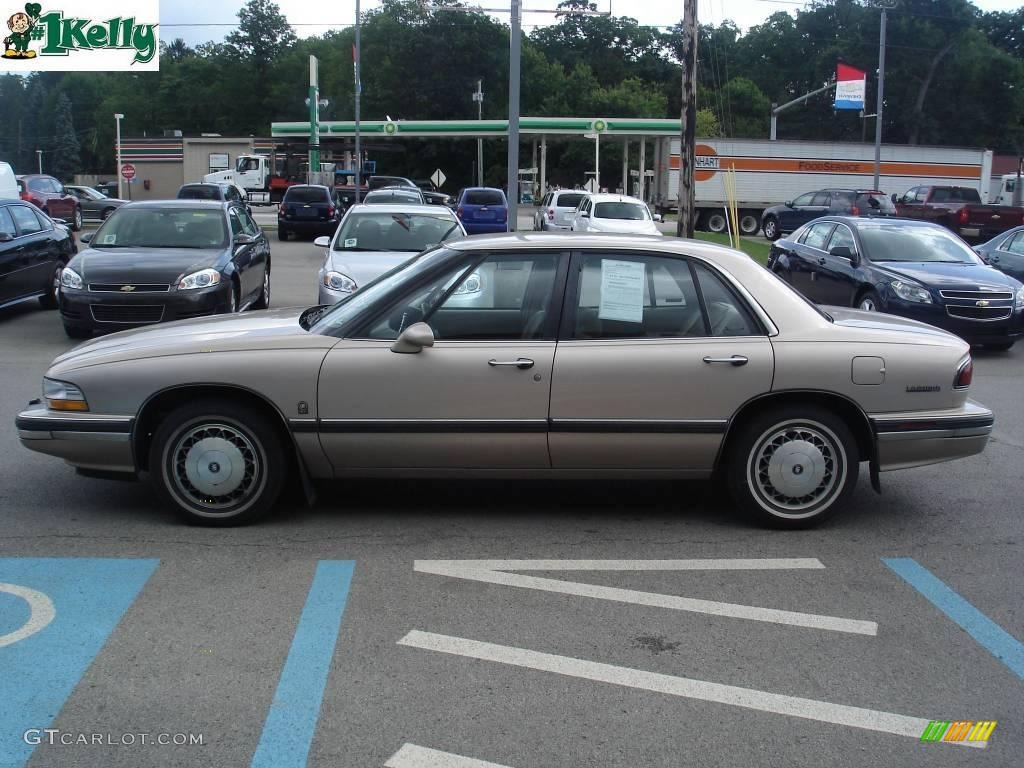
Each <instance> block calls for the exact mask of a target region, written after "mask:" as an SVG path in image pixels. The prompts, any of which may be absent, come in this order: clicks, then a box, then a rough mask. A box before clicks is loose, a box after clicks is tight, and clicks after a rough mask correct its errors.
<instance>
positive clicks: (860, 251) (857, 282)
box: [768, 216, 1024, 349]
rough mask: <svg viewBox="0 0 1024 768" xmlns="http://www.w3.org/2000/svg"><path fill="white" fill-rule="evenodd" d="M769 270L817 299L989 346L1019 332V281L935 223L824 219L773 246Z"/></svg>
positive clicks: (1023, 297) (1023, 311) (1023, 292)
mask: <svg viewBox="0 0 1024 768" xmlns="http://www.w3.org/2000/svg"><path fill="white" fill-rule="evenodd" d="M768 268H769V269H770V270H771V271H772V272H774V273H775V274H777V275H779V276H780V277H781V278H783V279H784V280H786V282H788V283H789V284H790V285H792V286H793V287H794V288H796V289H797V290H799V291H800V292H801V293H803V294H804V295H805V296H806V297H807V298H809V299H811V300H812V301H815V302H817V303H819V304H833V305H836V306H842V307H857V308H859V309H862V310H867V311H880V312H890V313H892V314H895V315H902V316H903V317H909V318H911V319H913V320H919V321H921V322H923V323H928V324H930V325H934V326H937V327H939V328H943V329H945V330H947V331H950V332H951V333H955V334H957V335H958V336H960V337H962V338H964V339H965V340H967V341H968V342H971V343H973V344H982V345H985V346H987V347H991V348H993V349H1009V348H1010V347H1012V346H1013V344H1014V342H1015V341H1016V340H1017V339H1018V338H1019V337H1020V336H1021V335H1024V284H1022V283H1021V282H1020V281H1019V280H1017V279H1015V278H1013V277H1011V276H1010V275H1007V274H1004V273H1003V272H1000V271H999V270H997V269H994V268H993V267H990V266H988V265H986V264H985V263H984V262H983V261H982V260H981V258H980V257H979V256H978V255H977V254H976V253H975V252H974V251H972V250H971V248H970V247H969V246H968V245H967V244H966V243H965V242H964V241H963V240H961V239H960V238H959V237H957V236H956V235H954V234H952V233H951V232H949V231H948V230H946V229H945V228H943V227H940V226H939V225H937V224H930V223H928V222H923V221H911V220H908V219H864V218H855V217H852V216H825V217H822V218H820V219H817V220H815V221H812V222H811V223H810V224H807V225H806V226H804V227H801V228H800V229H798V230H797V231H796V232H794V233H793V235H792V236H791V237H788V238H784V239H782V240H778V241H777V242H776V243H775V244H774V245H772V250H771V255H770V256H769V257H768Z"/></svg>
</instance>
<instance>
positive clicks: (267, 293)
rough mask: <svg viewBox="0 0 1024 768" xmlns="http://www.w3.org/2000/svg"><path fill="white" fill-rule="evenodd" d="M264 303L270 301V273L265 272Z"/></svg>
mask: <svg viewBox="0 0 1024 768" xmlns="http://www.w3.org/2000/svg"><path fill="white" fill-rule="evenodd" d="M263 303H264V304H269V303H270V273H269V272H264V273H263Z"/></svg>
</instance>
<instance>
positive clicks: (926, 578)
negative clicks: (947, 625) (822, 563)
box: [882, 557, 1024, 680]
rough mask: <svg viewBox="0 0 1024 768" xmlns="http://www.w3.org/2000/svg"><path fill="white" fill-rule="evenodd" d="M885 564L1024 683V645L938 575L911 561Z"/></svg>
mask: <svg viewBox="0 0 1024 768" xmlns="http://www.w3.org/2000/svg"><path fill="white" fill-rule="evenodd" d="M882 562H883V563H885V564H886V565H887V566H889V568H891V569H892V570H893V571H895V572H896V574H898V575H899V576H900V577H901V578H902V579H903V580H904V581H906V582H907V583H908V584H910V586H912V587H913V588H914V589H916V590H917V591H918V592H920V593H921V594H922V595H924V596H925V597H926V598H927V599H928V601H929V602H930V603H932V605H934V606H935V607H936V608H938V609H939V610H940V611H942V612H943V613H944V614H946V615H947V616H948V617H949V618H950V619H952V620H953V621H954V622H955V623H956V624H958V625H959V626H960V628H961V629H963V630H964V631H965V632H966V633H967V634H969V635H970V636H971V637H973V638H974V639H975V640H977V641H978V643H980V644H981V646H982V647H984V648H985V650H987V651H988V652H989V653H991V654H992V655H993V656H995V657H996V658H997V659H999V660H1000V661H1001V662H1003V664H1005V665H1006V666H1008V667H1009V668H1010V670H1011V671H1012V672H1013V673H1014V674H1015V675H1017V677H1019V678H1020V679H1021V680H1024V644H1021V642H1020V641H1019V640H1017V638H1015V637H1014V636H1013V635H1011V634H1010V633H1009V632H1007V631H1006V630H1005V629H1003V628H1002V627H1000V626H999V625H998V624H996V623H995V622H994V621H992V619H990V618H989V617H988V616H986V615H985V614H983V613H982V612H981V611H979V610H978V609H977V608H975V607H974V606H973V605H971V604H970V603H969V602H967V601H966V600H965V599H964V598H962V597H961V596H960V595H958V594H957V593H956V592H954V591H953V590H952V589H950V588H949V587H948V586H946V584H945V583H944V582H943V581H942V580H940V579H939V578H938V577H937V576H935V574H933V573H932V572H931V571H929V570H928V569H927V568H925V567H924V566H923V565H921V564H920V563H918V562H917V561H916V560H914V559H913V558H911V557H887V558H886V557H884V558H882Z"/></svg>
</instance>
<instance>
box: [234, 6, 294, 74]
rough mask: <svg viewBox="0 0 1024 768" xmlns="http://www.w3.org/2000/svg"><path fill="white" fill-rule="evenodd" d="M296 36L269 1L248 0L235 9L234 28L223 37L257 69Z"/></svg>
mask: <svg viewBox="0 0 1024 768" xmlns="http://www.w3.org/2000/svg"><path fill="white" fill-rule="evenodd" d="M296 39H297V38H296V37H295V32H294V31H293V30H292V28H291V26H290V25H289V24H288V19H286V18H285V17H284V14H282V13H281V8H280V6H279V5H278V4H277V3H275V2H273V0H249V2H248V3H246V4H245V5H244V6H242V9H241V10H240V11H239V12H238V29H236V30H235V31H234V32H232V33H231V34H229V35H228V36H227V38H225V40H226V42H227V44H228V45H229V46H230V47H231V48H232V49H233V50H234V51H235V52H237V53H238V55H239V56H240V57H241V58H243V59H247V60H249V61H250V62H251V63H252V64H253V65H254V66H255V67H256V68H257V69H259V70H261V71H265V70H266V68H267V66H269V64H270V62H271V61H272V60H273V59H274V58H276V57H277V56H278V55H280V54H281V53H283V52H284V51H286V50H287V49H288V48H290V47H291V46H293V45H294V44H295V41H296Z"/></svg>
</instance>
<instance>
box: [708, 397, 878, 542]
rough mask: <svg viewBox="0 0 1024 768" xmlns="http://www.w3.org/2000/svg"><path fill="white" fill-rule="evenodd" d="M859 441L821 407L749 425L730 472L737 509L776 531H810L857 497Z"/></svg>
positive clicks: (781, 412) (788, 410)
mask: <svg viewBox="0 0 1024 768" xmlns="http://www.w3.org/2000/svg"><path fill="white" fill-rule="evenodd" d="M859 469H860V463H859V458H858V453H857V441H856V440H855V439H854V436H853V434H852V433H851V431H850V428H849V427H848V426H847V425H846V423H845V422H844V421H843V420H842V419H840V418H839V417H837V416H835V415H833V414H832V413H830V412H829V411H826V410H824V409H822V408H817V407H796V406H787V407H783V408H778V409H774V410H771V411H768V412H767V413H765V414H763V415H761V416H759V417H757V418H755V419H754V420H753V421H752V422H750V423H749V424H747V425H746V426H745V427H744V428H743V431H742V432H741V433H740V434H739V435H738V436H737V439H736V441H735V443H733V446H732V451H731V452H730V456H729V465H728V468H727V473H728V482H729V490H730V492H731V493H732V496H733V499H734V500H735V501H736V504H737V505H738V506H739V507H740V509H741V510H743V511H744V512H745V513H747V514H748V515H750V516H751V517H753V518H754V519H755V520H757V521H758V522H760V523H763V524H765V525H768V526H771V527H773V528H807V527H810V526H812V525H817V524H818V523H820V522H822V521H823V520H825V519H826V518H828V517H830V516H831V515H832V514H834V513H835V512H836V511H837V510H838V509H839V508H840V507H841V506H842V505H843V503H844V502H845V501H846V500H847V499H848V498H849V496H850V494H851V493H852V492H853V488H854V485H855V484H856V482H857V474H858V471H859Z"/></svg>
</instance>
